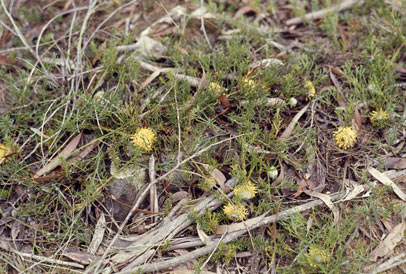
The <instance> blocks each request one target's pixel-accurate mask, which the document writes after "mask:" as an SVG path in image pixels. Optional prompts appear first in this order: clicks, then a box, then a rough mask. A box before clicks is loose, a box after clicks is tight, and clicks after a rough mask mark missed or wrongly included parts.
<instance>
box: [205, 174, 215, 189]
mask: <svg viewBox="0 0 406 274" xmlns="http://www.w3.org/2000/svg"><path fill="white" fill-rule="evenodd" d="M206 182H207V184H208V185H209V186H210V188H212V187H214V186H215V185H216V183H217V181H216V178H214V177H213V176H212V177H210V178H209V180H206Z"/></svg>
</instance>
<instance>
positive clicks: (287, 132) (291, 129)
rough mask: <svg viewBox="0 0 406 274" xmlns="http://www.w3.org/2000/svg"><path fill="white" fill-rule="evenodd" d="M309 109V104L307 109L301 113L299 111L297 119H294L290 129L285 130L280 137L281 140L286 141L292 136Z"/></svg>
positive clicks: (289, 126)
mask: <svg viewBox="0 0 406 274" xmlns="http://www.w3.org/2000/svg"><path fill="white" fill-rule="evenodd" d="M308 107H309V104H307V105H306V106H305V107H303V108H302V110H301V111H299V112H298V113H297V114H296V115H295V117H293V119H292V121H291V122H290V123H289V125H288V127H287V128H286V129H285V131H284V132H283V133H282V135H281V136H280V137H279V139H281V140H286V139H288V138H289V136H290V135H291V134H292V131H293V129H294V128H295V125H296V123H297V122H298V121H299V119H300V117H302V115H303V114H304V113H305V112H306V110H307V108H308Z"/></svg>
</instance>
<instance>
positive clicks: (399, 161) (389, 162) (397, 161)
mask: <svg viewBox="0 0 406 274" xmlns="http://www.w3.org/2000/svg"><path fill="white" fill-rule="evenodd" d="M383 162H384V164H385V167H386V168H387V169H406V158H402V157H385V158H384V159H383Z"/></svg>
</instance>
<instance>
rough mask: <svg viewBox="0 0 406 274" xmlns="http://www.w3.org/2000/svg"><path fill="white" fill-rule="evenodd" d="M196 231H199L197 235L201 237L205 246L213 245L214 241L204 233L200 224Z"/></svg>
mask: <svg viewBox="0 0 406 274" xmlns="http://www.w3.org/2000/svg"><path fill="white" fill-rule="evenodd" d="M196 229H197V235H198V236H199V239H200V240H201V241H202V242H203V243H204V244H205V245H209V244H211V243H213V241H212V240H211V239H210V237H209V236H208V235H207V234H206V233H205V232H204V231H203V229H202V228H201V226H200V224H199V223H198V224H197V226H196Z"/></svg>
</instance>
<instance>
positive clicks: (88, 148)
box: [68, 141, 100, 164]
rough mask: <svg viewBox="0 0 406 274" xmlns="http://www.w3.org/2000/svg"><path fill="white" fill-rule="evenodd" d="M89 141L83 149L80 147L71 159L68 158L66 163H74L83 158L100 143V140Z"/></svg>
mask: <svg viewBox="0 0 406 274" xmlns="http://www.w3.org/2000/svg"><path fill="white" fill-rule="evenodd" d="M92 142H93V141H90V142H89V143H91V144H90V145H87V146H86V147H85V148H84V149H82V150H81V151H80V152H79V153H78V154H76V155H75V156H73V157H72V158H71V159H69V161H68V163H70V164H74V163H76V162H77V161H81V160H83V159H84V158H85V157H86V156H87V155H88V154H89V153H90V152H91V151H92V150H93V149H94V148H95V147H97V146H98V145H99V144H100V141H96V142H93V143H92Z"/></svg>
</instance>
